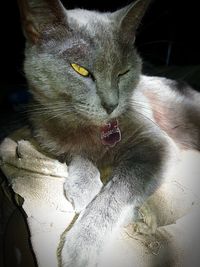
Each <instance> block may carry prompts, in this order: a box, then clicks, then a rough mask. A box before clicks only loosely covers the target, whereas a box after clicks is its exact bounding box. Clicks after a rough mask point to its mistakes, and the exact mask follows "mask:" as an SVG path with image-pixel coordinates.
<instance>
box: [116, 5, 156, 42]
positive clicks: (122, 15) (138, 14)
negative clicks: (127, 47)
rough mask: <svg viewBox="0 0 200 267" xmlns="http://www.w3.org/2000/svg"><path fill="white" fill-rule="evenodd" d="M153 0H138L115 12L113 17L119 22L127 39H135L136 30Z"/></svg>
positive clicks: (121, 32) (121, 30)
mask: <svg viewBox="0 0 200 267" xmlns="http://www.w3.org/2000/svg"><path fill="white" fill-rule="evenodd" d="M150 2H151V0H136V1H135V2H133V3H131V4H130V5H128V6H126V7H124V8H122V9H120V10H118V11H116V12H114V13H113V14H112V17H113V18H114V20H115V23H116V22H117V25H118V27H119V30H120V34H121V35H122V37H124V38H125V39H127V41H129V40H130V41H133V40H134V39H135V34H136V30H137V28H138V26H139V24H140V22H141V20H142V18H143V16H144V14H145V12H146V10H147V8H148V6H149V4H150Z"/></svg>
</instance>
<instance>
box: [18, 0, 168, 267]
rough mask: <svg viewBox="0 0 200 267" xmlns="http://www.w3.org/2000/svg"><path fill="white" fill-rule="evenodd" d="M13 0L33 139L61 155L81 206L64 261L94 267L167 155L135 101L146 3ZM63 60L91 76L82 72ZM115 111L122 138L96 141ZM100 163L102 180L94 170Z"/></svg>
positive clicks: (154, 182) (71, 193)
mask: <svg viewBox="0 0 200 267" xmlns="http://www.w3.org/2000/svg"><path fill="white" fill-rule="evenodd" d="M19 3H20V6H21V13H22V17H23V27H24V32H25V35H26V36H27V45H26V52H25V55H26V59H25V64H24V69H25V73H26V77H27V80H28V83H29V88H30V91H31V93H32V95H33V98H34V104H33V110H32V114H31V121H32V125H33V129H34V136H35V138H36V139H37V140H38V141H39V142H40V144H41V146H42V147H43V148H44V149H45V150H48V151H49V152H51V153H52V155H56V156H58V157H60V156H62V157H63V155H64V156H65V157H66V160H67V163H68V164H69V177H71V180H67V181H66V184H65V189H66V195H67V197H68V198H69V200H70V201H71V202H72V203H73V204H74V206H75V209H76V210H77V212H81V213H80V215H79V218H78V220H77V221H76V222H75V224H74V225H73V227H72V228H71V229H70V231H69V232H67V234H66V236H65V241H64V245H63V249H62V253H61V254H62V266H63V267H72V266H73V267H86V266H87V267H89V266H91V267H93V266H95V265H96V263H97V262H98V257H99V255H100V253H101V251H102V249H103V247H104V244H105V242H107V241H108V240H109V237H110V236H111V235H112V232H113V229H115V228H116V227H117V225H118V224H119V221H120V220H121V217H122V214H124V211H125V210H126V208H127V207H130V206H131V207H132V209H133V214H134V212H135V210H136V207H137V206H138V205H139V204H141V203H142V202H143V200H144V199H145V198H146V197H148V196H149V195H150V194H151V193H152V192H153V191H154V190H155V189H156V188H157V187H158V186H159V184H160V182H161V180H162V175H163V170H164V168H165V162H166V157H167V154H168V149H167V141H166V138H165V136H164V135H163V133H162V131H161V130H160V129H159V127H157V126H156V125H155V124H154V122H152V121H151V119H149V118H150V117H151V115H152V116H153V114H150V115H149V116H150V117H148V116H144V115H143V112H142V109H141V108H138V106H137V105H134V101H135V100H134V99H137V97H136V96H137V95H139V94H140V93H139V94H137V89H138V86H139V85H140V82H141V77H142V76H141V59H140V57H139V56H138V54H137V52H136V50H135V49H134V47H133V44H134V40H135V34H136V29H137V27H138V25H139V22H140V20H141V18H142V16H143V15H144V11H145V10H146V8H147V6H148V4H149V1H148V0H138V1H136V2H135V3H133V4H131V5H129V6H128V7H126V8H123V9H122V10H119V11H117V12H114V13H99V12H96V11H87V10H81V9H77V10H69V11H66V10H64V8H63V6H62V5H61V4H60V2H59V1H58V0H49V1H48V0H46V1H45V0H41V1H39V0H38V1H36V0H35V1H28V0H27V1H26V0H23V1H19ZM38 5H39V8H37V7H38ZM46 11H48V12H46ZM30 14H31V15H30ZM30 18H31V19H30ZM27 21H28V23H27ZM27 25H28V26H27ZM30 29H31V30H30ZM71 63H76V64H79V65H81V66H83V67H84V68H86V69H88V70H89V71H90V72H91V74H92V75H91V76H90V77H82V76H80V75H79V74H77V73H76V72H75V71H74V70H73V69H72V67H71V65H70V64H71ZM134 91H135V96H134ZM134 97H135V98H134ZM140 99H141V98H140ZM147 102H148V101H147ZM116 118H117V120H118V122H119V127H120V130H121V134H122V140H121V141H120V142H119V143H117V144H116V145H115V146H114V147H108V146H104V145H103V144H102V143H101V140H100V128H101V127H102V126H104V125H105V124H106V123H107V122H110V121H111V120H112V119H116ZM107 167H109V168H111V172H110V176H109V181H108V182H107V183H105V184H104V185H103V184H102V183H101V181H100V175H99V170H100V171H101V170H102V169H104V168H107Z"/></svg>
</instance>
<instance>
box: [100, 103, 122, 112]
mask: <svg viewBox="0 0 200 267" xmlns="http://www.w3.org/2000/svg"><path fill="white" fill-rule="evenodd" d="M102 106H103V108H104V109H105V110H106V111H107V113H108V114H111V113H112V112H113V111H114V110H115V109H116V108H117V106H118V103H117V104H106V103H104V104H102Z"/></svg>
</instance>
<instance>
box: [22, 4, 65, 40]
mask: <svg viewBox="0 0 200 267" xmlns="http://www.w3.org/2000/svg"><path fill="white" fill-rule="evenodd" d="M18 5H19V10H20V15H21V22H22V27H23V32H24V35H25V37H26V39H27V41H29V42H30V43H33V44H36V43H37V42H38V41H40V40H41V39H42V38H43V37H44V35H45V34H46V35H48V34H49V33H50V31H53V29H55V31H56V29H57V28H58V26H59V25H63V26H65V28H66V29H67V27H68V25H67V16H66V10H65V8H64V6H63V5H62V3H61V2H60V0H18ZM58 38H59V36H58Z"/></svg>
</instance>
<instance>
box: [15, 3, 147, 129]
mask: <svg viewBox="0 0 200 267" xmlns="http://www.w3.org/2000/svg"><path fill="white" fill-rule="evenodd" d="M18 2H19V6H20V11H21V18H22V24H23V29H24V34H25V36H26V39H27V45H26V53H25V56H26V57H25V65H24V69H25V74H26V77H27V80H28V83H29V86H30V91H31V92H32V94H33V96H34V98H35V99H36V100H37V101H38V102H39V103H40V104H41V106H42V108H43V113H45V112H46V114H48V115H49V116H52V117H57V118H58V119H61V120H66V121H67V120H69V121H74V123H75V122H76V121H78V120H79V121H80V118H82V122H83V123H86V124H87V123H92V124H97V125H103V124H105V123H106V122H107V121H110V120H111V119H113V118H116V117H118V116H120V115H121V114H122V113H123V112H125V111H126V109H127V106H128V105H129V102H130V101H129V100H130V98H131V95H132V92H133V90H134V88H135V86H136V84H137V82H138V79H139V75H140V72H141V60H140V58H139V57H138V55H137V53H136V51H135V49H134V40H135V33H136V30H137V27H138V24H139V22H140V20H141V18H142V16H143V15H144V12H145V10H146V8H147V6H148V4H149V2H150V1H149V0H137V1H136V2H134V3H132V4H130V5H129V6H127V7H125V8H123V9H120V10H118V11H116V12H113V13H99V12H95V11H88V10H82V9H74V10H66V9H65V8H64V7H63V5H62V4H61V2H60V1H59V0H18ZM42 108H41V110H42Z"/></svg>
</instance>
